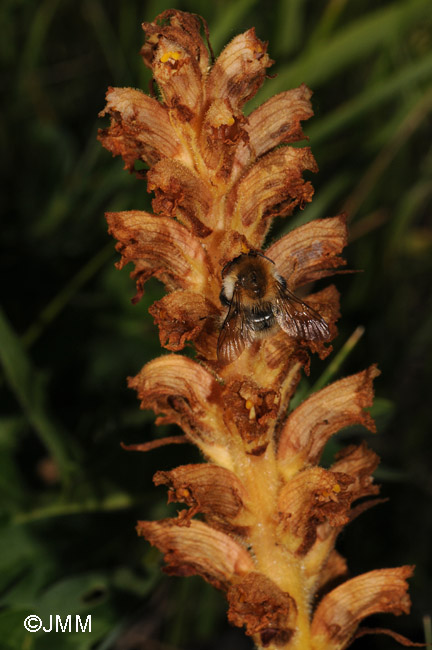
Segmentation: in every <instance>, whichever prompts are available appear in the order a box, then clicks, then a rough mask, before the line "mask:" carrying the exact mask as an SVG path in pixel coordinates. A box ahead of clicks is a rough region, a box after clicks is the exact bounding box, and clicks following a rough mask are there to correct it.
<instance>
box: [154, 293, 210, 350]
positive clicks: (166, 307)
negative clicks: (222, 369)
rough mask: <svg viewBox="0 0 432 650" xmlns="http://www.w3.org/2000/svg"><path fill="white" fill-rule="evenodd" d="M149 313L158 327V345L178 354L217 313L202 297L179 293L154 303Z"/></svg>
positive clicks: (200, 295)
mask: <svg viewBox="0 0 432 650" xmlns="http://www.w3.org/2000/svg"><path fill="white" fill-rule="evenodd" d="M149 312H150V314H151V315H152V316H153V318H154V319H155V323H156V324H157V325H158V327H159V338H160V342H161V345H162V346H163V347H165V348H167V349H168V350H172V351H174V352H177V351H178V350H182V349H183V348H184V346H185V343H186V341H193V340H195V339H196V337H197V336H199V335H200V334H201V332H202V331H203V329H204V328H205V327H206V321H207V319H208V318H209V317H215V316H216V314H218V312H219V310H218V309H217V308H216V307H215V306H214V305H213V304H212V303H210V301H209V300H207V299H206V298H205V297H204V296H203V295H202V294H198V293H193V292H192V291H181V290H178V291H173V292H172V293H170V294H168V295H167V296H164V297H163V298H162V299H161V300H158V301H157V302H155V303H153V305H152V306H151V307H150V308H149ZM208 356H210V354H209V355H208Z"/></svg>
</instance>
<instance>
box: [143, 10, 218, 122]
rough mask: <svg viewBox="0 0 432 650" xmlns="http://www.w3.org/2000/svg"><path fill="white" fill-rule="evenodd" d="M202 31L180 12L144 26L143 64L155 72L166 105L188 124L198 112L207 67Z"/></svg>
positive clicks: (194, 18) (193, 18) (170, 12)
mask: <svg viewBox="0 0 432 650" xmlns="http://www.w3.org/2000/svg"><path fill="white" fill-rule="evenodd" d="M158 23H159V24H158ZM200 28H201V23H200V21H199V19H198V17H197V16H195V15H193V14H189V13H186V12H183V11H178V10H177V9H168V10H167V11H164V12H163V13H161V14H160V15H159V16H157V17H156V19H155V20H154V21H153V22H152V23H143V29H144V31H145V33H146V42H145V44H144V45H143V47H142V49H141V54H142V57H143V60H144V63H145V64H146V65H148V66H149V67H150V68H151V69H152V72H153V75H154V78H155V79H156V81H157V83H158V85H159V88H160V90H161V93H162V96H163V99H164V101H165V102H166V104H167V106H168V107H169V108H170V109H173V110H174V111H175V112H176V114H177V117H178V118H179V119H180V121H185V122H188V121H190V120H191V119H192V118H193V117H194V114H196V113H197V112H198V111H199V107H200V105H201V101H202V95H203V77H204V75H205V74H206V71H207V66H208V52H207V49H206V47H205V45H204V43H203V40H202V38H201V34H200Z"/></svg>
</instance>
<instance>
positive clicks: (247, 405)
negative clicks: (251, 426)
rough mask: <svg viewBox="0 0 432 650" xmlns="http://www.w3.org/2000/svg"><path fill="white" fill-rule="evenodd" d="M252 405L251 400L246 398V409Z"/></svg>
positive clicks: (249, 408)
mask: <svg viewBox="0 0 432 650" xmlns="http://www.w3.org/2000/svg"><path fill="white" fill-rule="evenodd" d="M252 406H253V402H251V401H250V399H248V400H246V408H247V410H248V411H250V410H251V408H252Z"/></svg>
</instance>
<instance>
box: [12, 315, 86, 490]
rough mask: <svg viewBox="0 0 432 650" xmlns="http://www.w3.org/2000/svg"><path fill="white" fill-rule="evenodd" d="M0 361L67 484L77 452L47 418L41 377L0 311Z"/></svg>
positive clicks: (20, 401)
mask: <svg viewBox="0 0 432 650" xmlns="http://www.w3.org/2000/svg"><path fill="white" fill-rule="evenodd" d="M0 359H1V362H2V365H3V369H4V373H5V377H6V379H7V382H8V384H9V386H10V388H11V390H12V391H13V393H14V394H15V396H16V398H17V400H18V402H19V403H20V404H21V406H22V408H23V410H24V412H25V414H26V416H27V418H28V420H29V422H30V423H31V425H32V426H33V427H34V429H35V431H36V433H37V434H38V436H39V438H40V439H41V441H42V442H43V443H44V445H45V446H46V448H47V449H48V450H49V452H50V453H51V454H52V456H53V458H54V460H55V461H56V463H57V466H58V468H59V472H60V475H61V478H62V480H63V481H64V482H65V483H67V482H69V479H70V477H71V475H72V473H73V472H75V471H76V470H77V462H76V458H77V451H76V449H75V447H74V445H73V443H72V440H70V438H69V437H68V436H67V435H66V433H65V432H64V431H62V430H61V429H60V427H59V426H58V425H57V424H56V423H54V421H53V420H52V418H51V417H50V416H49V415H48V413H47V409H46V406H45V395H44V386H43V381H42V378H41V376H40V375H39V374H38V373H37V372H36V371H35V369H34V368H33V367H32V364H31V361H30V359H29V357H28V356H27V355H26V353H25V351H24V349H23V347H22V343H21V341H20V340H19V338H18V337H17V335H16V334H15V332H14V331H13V329H12V328H11V326H10V324H9V323H8V321H7V318H6V316H5V314H4V313H3V310H2V309H0Z"/></svg>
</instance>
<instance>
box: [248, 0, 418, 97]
mask: <svg viewBox="0 0 432 650" xmlns="http://www.w3.org/2000/svg"><path fill="white" fill-rule="evenodd" d="M422 19H424V20H427V19H430V2H429V0H412V1H411V2H406V1H405V2H398V3H392V4H390V5H388V6H387V7H385V8H384V9H379V10H377V11H375V12H369V13H368V14H367V15H366V16H365V17H364V18H359V19H357V20H355V21H353V22H352V23H350V24H348V25H344V27H343V29H341V30H340V31H339V32H337V33H335V34H334V35H333V37H332V38H331V39H329V40H328V41H326V42H325V44H319V45H317V47H314V48H313V49H311V50H307V49H306V50H305V51H304V53H303V55H302V56H301V57H299V58H298V59H297V60H296V62H295V63H293V64H292V65H289V66H286V67H284V68H283V69H282V70H280V69H279V70H278V75H277V77H276V78H275V79H272V80H270V81H268V82H267V83H266V84H265V86H264V87H263V88H262V90H261V91H260V92H259V93H258V95H257V96H256V98H255V99H254V101H253V102H250V105H249V107H250V109H252V108H253V107H254V106H257V105H259V104H261V103H262V102H263V101H265V100H266V99H268V98H269V97H271V96H272V95H274V94H275V93H278V92H281V91H283V90H286V89H287V88H293V87H295V86H298V85H299V84H301V83H302V82H305V83H306V84H308V85H309V86H310V87H311V88H314V89H317V88H319V87H320V86H322V85H323V84H325V83H326V82H327V81H328V80H329V79H331V78H332V77H334V76H335V75H336V74H338V73H339V72H341V71H342V70H346V69H347V68H349V67H350V66H352V65H353V64H354V63H356V62H358V61H361V60H362V59H364V58H365V57H367V56H371V55H372V54H373V53H374V52H375V51H376V50H382V49H385V48H386V47H388V44H389V43H391V42H393V41H400V40H401V39H403V37H404V33H405V31H407V30H408V29H410V28H411V27H412V25H413V24H414V23H416V22H420V21H422Z"/></svg>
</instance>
